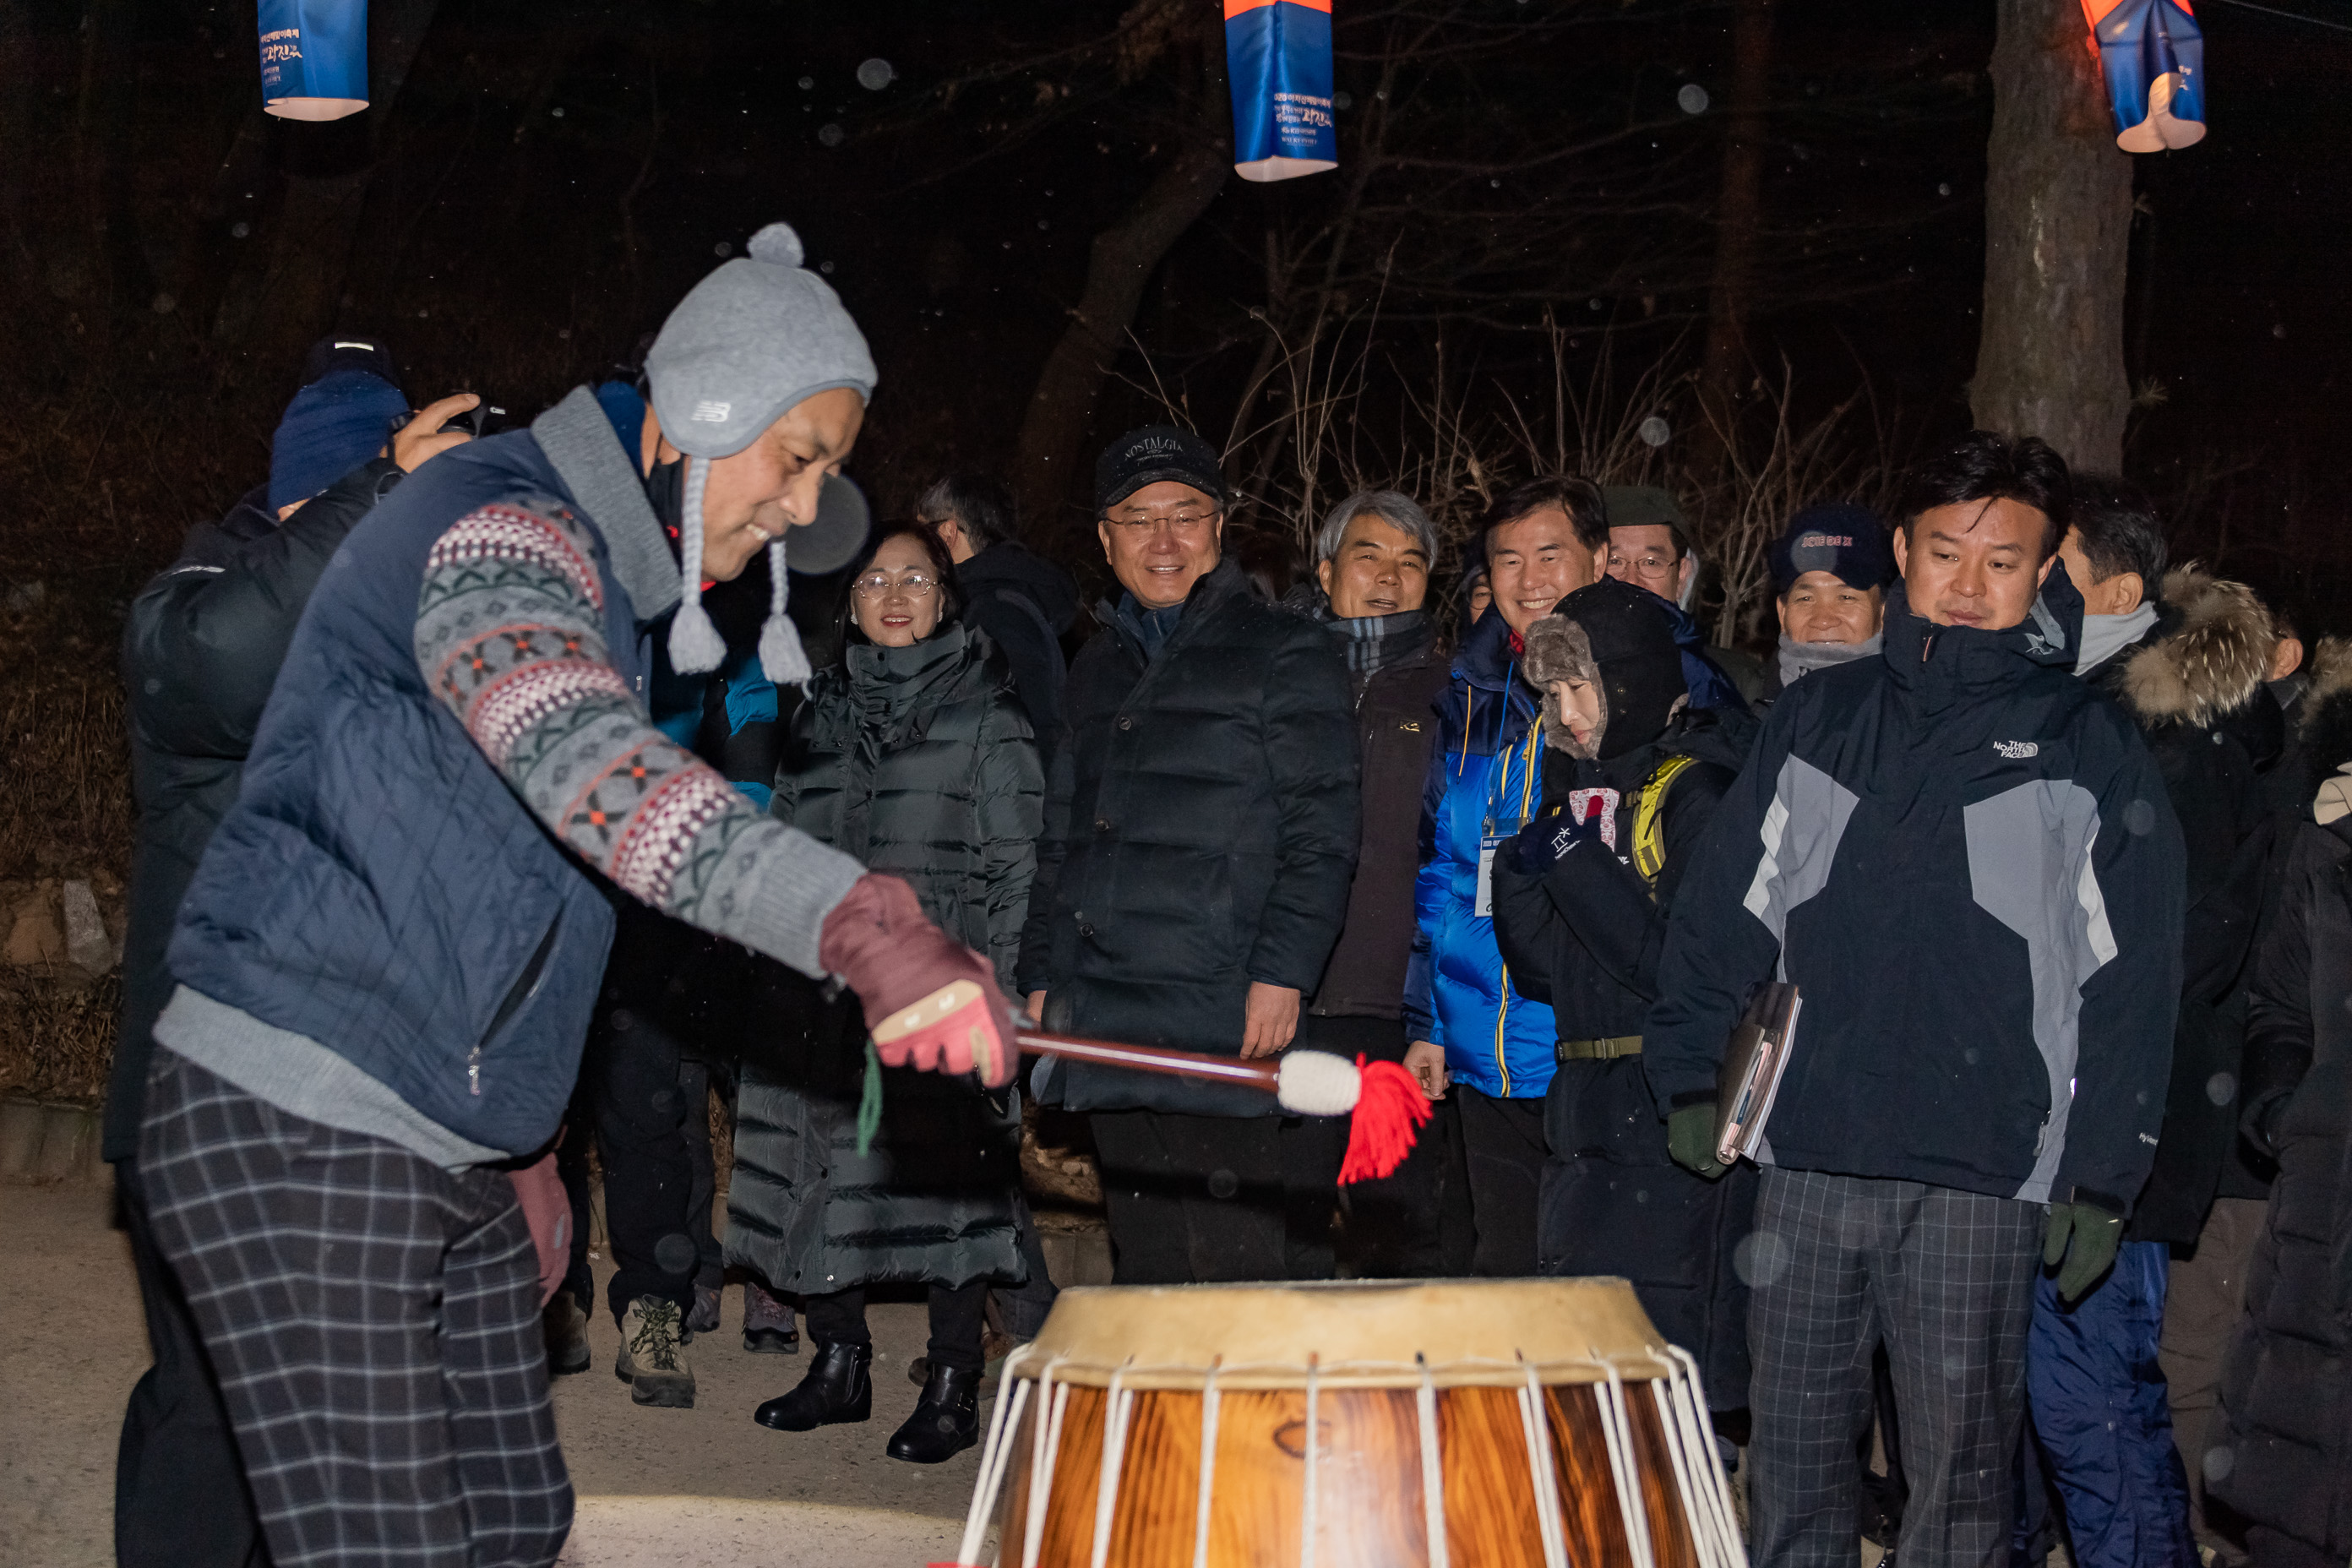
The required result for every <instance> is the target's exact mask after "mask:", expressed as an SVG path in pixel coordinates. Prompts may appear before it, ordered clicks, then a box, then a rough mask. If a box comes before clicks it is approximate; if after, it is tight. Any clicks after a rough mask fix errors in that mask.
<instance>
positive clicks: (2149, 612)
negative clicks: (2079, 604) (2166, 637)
mask: <svg viewBox="0 0 2352 1568" xmlns="http://www.w3.org/2000/svg"><path fill="white" fill-rule="evenodd" d="M2154 625H2156V605H2155V604H2154V603H2153V602H2152V601H2149V600H2145V599H2143V600H2142V601H2140V606H2139V608H2138V609H2137V610H2134V611H2133V612H2132V613H2131V614H2130V615H2128V616H2084V617H2083V651H2082V652H2080V653H2078V654H2076V655H2075V656H2074V673H2075V674H2077V675H2088V674H2090V673H2091V671H2093V670H2095V669H2096V668H2099V666H2101V665H2103V664H2105V663H2106V662H2107V660H2109V659H2111V658H2115V657H2116V655H2117V654H2119V653H2121V652H2123V651H2124V649H2126V648H2127V647H2131V645H2132V644H2134V643H2136V642H2137V641H2139V639H2140V638H2142V637H2146V636H2147V628H2148V627H2150V626H2154Z"/></svg>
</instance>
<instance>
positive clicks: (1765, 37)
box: [1699, 0, 1772, 435]
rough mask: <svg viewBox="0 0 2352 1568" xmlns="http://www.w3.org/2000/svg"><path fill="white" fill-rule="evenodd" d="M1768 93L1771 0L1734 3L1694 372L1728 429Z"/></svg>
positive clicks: (1741, 358) (1757, 210)
mask: <svg viewBox="0 0 2352 1568" xmlns="http://www.w3.org/2000/svg"><path fill="white" fill-rule="evenodd" d="M1771 91H1772V0H1738V10H1737V11H1736V12H1735V13H1734V14H1733V19H1732V24H1731V101H1730V103H1729V104H1728V105H1727V112H1726V116H1725V118H1726V120H1727V124H1726V126H1725V128H1724V142H1723V175H1722V184H1721V188H1720V192H1719V194H1718V195H1717V199H1716V208H1715V276H1714V279H1713V283H1712V286H1711V287H1710V288H1709V289H1708V291H1707V300H1706V361H1705V363H1703V365H1702V366H1701V369H1700V371H1699V397H1700V399H1701V400H1702V401H1703V402H1704V404H1705V405H1706V412H1707V414H1708V416H1709V421H1708V422H1709V424H1710V426H1719V427H1720V428H1721V429H1722V430H1724V431H1726V432H1727V431H1728V430H1729V429H1730V427H1731V416H1732V410H1733V409H1734V408H1735V407H1736V406H1737V405H1738V402H1739V394H1740V390H1741V388H1742V387H1744V386H1746V385H1747V384H1748V300H1749V297H1750V294H1751V293H1752V291H1753V283H1754V279H1755V274H1756V244H1757V239H1758V237H1759V235H1758V229H1759V226H1760V225H1761V224H1762V222H1763V219H1764V153H1765V148H1764V123H1765V115H1766V110H1767V109H1768V108H1769V100H1770V97H1771ZM1712 433H1713V432H1712V429H1711V430H1710V435H1711V434H1712Z"/></svg>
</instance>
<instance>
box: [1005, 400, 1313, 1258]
mask: <svg viewBox="0 0 2352 1568" xmlns="http://www.w3.org/2000/svg"><path fill="white" fill-rule="evenodd" d="M1095 503H1096V506H1095V510H1096V515H1097V519H1098V520H1099V521H1098V522H1097V532H1098V533H1099V535H1100V537H1101V539H1102V544H1103V553H1104V555H1105V556H1106V557H1107V558H1108V561H1109V563H1110V569H1111V572H1112V574H1113V575H1115V576H1116V577H1117V578H1118V582H1119V584H1120V586H1121V588H1122V589H1124V590H1125V591H1124V592H1123V593H1122V594H1121V595H1120V596H1119V598H1118V602H1117V603H1116V604H1110V603H1106V604H1104V605H1099V606H1098V607H1097V611H1096V614H1097V617H1098V618H1099V619H1100V620H1101V621H1102V623H1103V625H1104V627H1105V635H1104V636H1101V637H1096V638H1095V639H1094V640H1093V641H1091V642H1089V643H1087V646H1086V647H1085V648H1084V649H1083V650H1081V651H1080V653H1079V654H1078V657H1077V658H1076V661H1075V662H1074V663H1073V664H1072V666H1071V668H1070V678H1069V685H1068V688H1067V689H1066V693H1065V698H1064V707H1063V727H1062V733H1061V736H1060V739H1059V742H1058V743H1057V744H1056V745H1055V749H1054V761H1053V766H1052V771H1051V773H1050V774H1049V775H1048V777H1047V780H1046V788H1045V837H1043V838H1042V839H1041V840H1040V841H1039V843H1038V846H1037V878H1036V881H1035V882H1034V885H1033V886H1032V889H1031V891H1030V896H1029V923H1028V929H1027V931H1025V932H1024V936H1023V941H1022V944H1021V963H1020V972H1019V973H1020V983H1021V988H1022V990H1023V991H1024V993H1025V994H1027V995H1028V998H1029V1005H1030V1011H1031V1013H1032V1014H1033V1015H1034V1016H1038V1017H1039V1018H1041V1019H1042V1020H1043V1021H1044V1023H1045V1025H1046V1026H1047V1027H1049V1028H1053V1029H1057V1030H1066V1031H1069V1032H1072V1033H1076V1034H1083V1035H1098V1036H1102V1037H1108V1038H1111V1039H1118V1040H1132V1041H1137V1042H1140V1043H1146V1044H1151V1045H1161V1046H1180V1047H1185V1048H1187V1049H1191V1050H1202V1051H1218V1052H1223V1053H1226V1054H1237V1055H1240V1056H1244V1057H1265V1056H1271V1055H1273V1054H1275V1053H1276V1052H1277V1051H1280V1050H1282V1049H1283V1048H1284V1047H1286V1046H1288V1045H1289V1044H1290V1043H1291V1040H1292V1038H1293V1037H1294V1036H1295V1035H1296V1033H1297V1027H1298V1006H1299V996H1300V994H1302V993H1304V992H1307V991H1311V990H1313V989H1314V987H1315V984H1316V982H1317V981H1318V979H1319V978H1320V977H1321V975H1322V973H1323V965H1324V962H1325V961H1326V960H1327V959H1328V957H1329V956H1330V953H1331V948H1332V944H1333V943H1334V942H1336V941H1337V940H1338V939H1339V928H1340V926H1341V925H1342V923H1344V921H1345V920H1346V917H1347V910H1348V889H1349V881H1350V879H1351V877H1352V875H1353V872H1354V869H1355V860H1356V839H1357V760H1356V736H1355V726H1354V722H1353V719H1352V715H1351V713H1350V702H1349V682H1348V669H1347V665H1346V662H1345V661H1344V660H1343V659H1342V658H1341V657H1340V654H1339V648H1338V647H1335V646H1334V643H1333V639H1332V638H1331V637H1330V636H1329V635H1328V633H1326V632H1325V631H1324V630H1323V629H1322V627H1320V626H1317V625H1316V624H1315V623H1314V622H1313V621H1311V620H1309V619H1307V617H1306V616H1302V615H1299V614H1297V613H1296V612H1294V611H1290V610H1286V609H1282V608H1280V607H1278V606H1276V605H1270V604H1267V603H1265V601H1264V600H1262V599H1259V598H1257V597H1256V596H1255V595H1254V594H1253V593H1252V592H1251V589H1250V584H1249V579H1248V577H1247V576H1246V575H1245V574H1244V573H1243V571H1242V569H1241V566H1240V565H1239V563H1236V562H1235V561H1234V560H1232V559H1231V558H1229V557H1227V556H1226V554H1225V553H1224V550H1223V542H1224V528H1225V505H1226V489H1225V482H1224V479H1223V475H1222V474H1221V473H1220V472H1219V465H1218V458H1217V454H1216V452H1215V450H1214V449H1213V447H1210V446H1209V444H1208V443H1207V442H1205V441H1203V440H1202V439H1201V437H1198V436H1195V435H1193V434H1192V432H1190V431H1186V430H1178V429H1174V428H1171V427H1169V426H1150V427H1148V428H1146V429H1141V430H1135V431H1130V432H1129V434H1127V435H1125V436H1123V437H1119V439H1118V440H1117V441H1115V442H1113V443H1112V444H1111V446H1110V447H1109V448H1108V450H1107V451H1105V452H1104V453H1103V455H1102V458H1101V460H1100V461H1099V462H1098V463H1097V465H1096V469H1095ZM1037 1089H1038V1097H1039V1098H1040V1099H1041V1100H1045V1101H1048V1102H1053V1101H1056V1100H1058V1101H1059V1102H1060V1103H1062V1104H1063V1105H1065V1106H1067V1107H1068V1108H1069V1109H1071V1110H1086V1111H1090V1112H1092V1113H1093V1115H1092V1121H1093V1125H1094V1134H1095V1143H1096V1147H1097V1150H1098V1152H1100V1155H1101V1159H1102V1172H1103V1191H1104V1194H1105V1196H1106V1199H1107V1200H1108V1205H1109V1209H1110V1233H1111V1245H1112V1248H1113V1253H1114V1257H1115V1259H1116V1274H1115V1278H1116V1279H1117V1280H1118V1283H1120V1284H1122V1285H1128V1284H1168V1283H1183V1282H1187V1281H1198V1280H1216V1279H1282V1278H1285V1277H1286V1276H1287V1274H1288V1272H1289V1264H1288V1247H1287V1245H1286V1237H1285V1226H1284V1213H1283V1207H1284V1205H1283V1191H1282V1163H1281V1156H1280V1152H1279V1149H1278V1146H1277V1143H1276V1127H1277V1117H1276V1107H1275V1105H1274V1102H1273V1100H1271V1099H1270V1098H1268V1097H1267V1096H1265V1095H1263V1094H1258V1093H1255V1092H1253V1091H1251V1090H1248V1089H1240V1088H1236V1087H1234V1086H1231V1085H1221V1084H1205V1083H1199V1082H1194V1081H1192V1080H1189V1079H1168V1078H1158V1077H1146V1076H1144V1075H1141V1074H1135V1073H1129V1072H1125V1071H1121V1070H1118V1069H1113V1068H1097V1067H1092V1066H1087V1065H1083V1064H1077V1063H1055V1064H1052V1065H1051V1067H1050V1068H1048V1069H1046V1070H1045V1071H1042V1072H1041V1073H1040V1075H1039V1079H1038V1081H1037ZM1299 1239H1301V1240H1302V1241H1303V1240H1306V1239H1307V1238H1303V1237H1302V1238H1299Z"/></svg>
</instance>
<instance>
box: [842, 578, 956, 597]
mask: <svg viewBox="0 0 2352 1568" xmlns="http://www.w3.org/2000/svg"><path fill="white" fill-rule="evenodd" d="M850 586H851V587H852V588H853V589H854V590H856V595H857V596H858V597H859V598H861V599H879V598H881V597H882V596H883V595H887V594H888V593H889V592H890V591H891V590H892V589H893V588H896V589H898V590H899V591H900V592H902V593H904V594H905V595H907V597H908V598H909V599H928V598H929V597H930V596H931V595H933V594H934V593H937V592H938V591H939V586H940V585H939V584H938V583H937V582H935V581H933V580H932V579H931V578H930V577H929V576H928V575H926V574H923V573H920V572H909V573H908V574H906V575H905V576H903V577H893V576H891V575H890V574H888V573H887V572H868V573H867V574H866V575H865V576H863V577H860V578H859V579H858V580H857V581H856V582H855V583H853V584H850Z"/></svg>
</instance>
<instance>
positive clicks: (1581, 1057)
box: [1494, 577, 1756, 1410]
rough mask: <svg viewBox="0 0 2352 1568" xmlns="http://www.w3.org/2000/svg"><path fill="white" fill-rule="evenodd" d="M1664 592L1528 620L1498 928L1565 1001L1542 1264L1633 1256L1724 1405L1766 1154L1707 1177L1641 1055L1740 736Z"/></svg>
mask: <svg viewBox="0 0 2352 1568" xmlns="http://www.w3.org/2000/svg"><path fill="white" fill-rule="evenodd" d="M1666 611H1667V605H1666V604H1665V602H1664V600H1662V599H1660V598H1659V597H1658V595H1655V594H1654V593H1650V592H1648V591H1646V590H1644V589H1643V588H1641V587H1639V586H1637V585H1635V584H1632V583H1628V582H1625V581H1622V580H1621V579H1619V578H1615V577H1603V578H1602V579H1601V581H1600V582H1598V583H1594V584H1591V585H1590V586H1588V587H1584V588H1580V589H1578V590H1577V591H1576V592H1575V593H1573V594H1570V595H1569V596H1568V597H1567V598H1565V599H1562V600H1561V601H1560V604H1559V609H1557V610H1555V611H1554V612H1552V614H1550V615H1549V616H1545V617H1544V618H1543V619H1542V620H1539V621H1538V622H1536V623H1535V625H1533V626H1529V627H1528V634H1527V656H1526V661H1525V663H1524V664H1523V665H1522V666H1521V670H1522V672H1523V673H1524V674H1525V676H1526V678H1527V680H1528V684H1529V685H1531V686H1534V687H1535V688H1537V689H1538V690H1540V691H1542V692H1543V693H1544V709H1543V738H1544V753H1543V775H1544V778H1543V809H1542V811H1541V813H1540V815H1538V816H1537V817H1536V819H1535V820H1534V821H1533V822H1531V823H1529V824H1528V826H1526V827H1525V828H1524V829H1522V830H1521V831H1520V833H1519V834H1518V836H1517V837H1515V838H1514V839H1512V840H1511V841H1510V843H1509V844H1508V845H1507V846H1505V847H1504V848H1503V851H1502V853H1500V854H1499V855H1497V856H1496V862H1495V868H1494V888H1495V937H1496V943H1497V945H1499V947H1500V948H1501V950H1502V954H1503V961H1504V962H1505V963H1507V964H1509V965H1510V969H1511V981H1512V984H1515V985H1517V987H1518V988H1519V989H1520V990H1521V991H1522V992H1524V993H1525V994H1527V995H1528V996H1530V997H1533V998H1534V999H1535V1000H1537V1001H1538V1002H1542V1003H1545V1004H1547V1005H1549V1007H1550V1008H1551V1010H1552V1022H1553V1026H1554V1028H1556V1029H1557V1030H1558V1031H1559V1039H1558V1041H1557V1043H1556V1044H1555V1045H1554V1046H1553V1052H1554V1055H1555V1056H1556V1058H1557V1059H1558V1065H1557V1067H1556V1068H1554V1070H1553V1072H1552V1078H1551V1083H1550V1085H1549V1087H1548V1088H1547V1089H1545V1091H1544V1140H1545V1142H1546V1144H1547V1145H1548V1146H1549V1157H1548V1158H1547V1159H1546V1160H1545V1162H1544V1167H1543V1179H1542V1186H1541V1189H1540V1195H1539V1197H1538V1203H1537V1214H1536V1268H1537V1271H1538V1273H1542V1274H1551V1275H1574V1274H1621V1275H1623V1276H1624V1277H1625V1278H1626V1279H1630V1280H1632V1281H1633V1289H1634V1291H1635V1293H1636V1294H1638V1295H1639V1296H1640V1297H1641V1299H1642V1306H1643V1310H1646V1311H1647V1312H1648V1313H1649V1314H1650V1320H1651V1321H1653V1322H1654V1323H1656V1324H1657V1325H1658V1330H1659V1331H1660V1332H1661V1333H1663V1334H1664V1335H1665V1336H1666V1338H1667V1339H1668V1340H1669V1341H1671V1342H1673V1343H1675V1344H1677V1345H1679V1346H1681V1347H1682V1348H1683V1349H1685V1350H1686V1351H1688V1352H1691V1353H1692V1354H1693V1355H1694V1356H1696V1357H1697V1358H1698V1361H1699V1365H1700V1369H1701V1372H1702V1373H1703V1375H1704V1379H1705V1383H1706V1390H1707V1396H1708V1398H1709V1400H1710V1401H1711V1402H1712V1403H1713V1404H1714V1405H1716V1406H1717V1408H1719V1409H1726V1410H1730V1409H1738V1408H1739V1407H1741V1406H1744V1405H1746V1404H1747V1403H1748V1343H1747V1294H1748V1293H1747V1290H1746V1289H1745V1288H1744V1287H1743V1286H1742V1285H1741V1284H1740V1283H1739V1279H1738V1274H1737V1272H1736V1270H1735V1269H1734V1268H1733V1257H1732V1255H1733V1250H1734V1248H1735V1247H1738V1243H1739V1240H1740V1238H1741V1237H1744V1236H1746V1235H1747V1234H1748V1224H1749V1221H1750V1218H1751V1216H1752V1215H1753V1214H1754V1212H1755V1206H1756V1171H1755V1168H1754V1167H1752V1166H1742V1167H1741V1168H1740V1169H1739V1170H1738V1171H1736V1172H1734V1173H1731V1174H1730V1175H1728V1176H1727V1177H1726V1178H1725V1179H1723V1180H1721V1181H1706V1180H1704V1179H1702V1178H1701V1177H1699V1176H1697V1175H1695V1174H1693V1173H1690V1172H1688V1171H1685V1170H1684V1169H1683V1168H1682V1167H1681V1166H1679V1165H1676V1164H1675V1163H1674V1161H1673V1159H1672V1158H1671V1157H1670V1156H1669V1155H1668V1154H1667V1152H1666V1130H1665V1127H1664V1124H1663V1121H1662V1119H1661V1117H1660V1115H1659V1112H1658V1102H1657V1100H1656V1099H1655V1097H1654V1096H1653V1095H1652V1094H1651V1092H1650V1088H1649V1084H1648V1082H1647V1080H1645V1079H1643V1074H1642V1059H1641V1058H1642V1028H1643V1016H1644V1015H1645V1014H1647V1013H1648V1011H1649V1009H1650V1005H1651V1004H1652V1003H1653V1002H1654V1001H1655V1000H1656V999H1657V995H1658V955H1659V953H1660V952H1661V951H1662V950H1663V949H1664V946H1665V943H1666V913H1667V910H1668V909H1669V908H1670V907H1671V906H1672V904H1673V901H1674V896H1675V889H1676V888H1677V887H1678V886H1680V884H1681V882H1682V878H1683V873H1684V871H1685V869H1686V868H1688V867H1689V865H1690V862H1691V857H1692V854H1693V852H1694V850H1695V849H1696V847H1697V844H1698V841H1699V836H1700V835H1701V834H1702V833H1703V832H1705V831H1706V824H1707V822H1708V821H1709V819H1710V818H1712V817H1713V816H1714V815H1715V809H1716V806H1717V805H1718V804H1720V803H1721V801H1722V799H1723V796H1724V793H1725V792H1726V791H1727V790H1728V789H1729V788H1730V787H1731V784H1732V780H1733V779H1734V778H1736V777H1737V776H1738V772H1739V764H1740V763H1741V761H1742V760H1743V758H1744V749H1743V748H1741V747H1740V746H1738V745H1737V744H1735V743H1734V742H1732V741H1731V740H1730V739H1728V738H1727V734H1726V731H1725V728H1724V726H1723V725H1722V722H1721V721H1720V719H1719V717H1718V715H1717V714H1716V713H1715V712H1713V711H1710V710H1704V709H1700V710H1694V709H1692V708H1691V706H1690V695H1689V692H1688V690H1687V689H1685V679H1686V675H1685V671H1686V670H1687V668H1688V663H1687V661H1686V660H1685V658H1684V657H1683V654H1682V652H1681V651H1680V650H1679V648H1678V647H1677V639H1676V637H1675V625H1674V621H1673V619H1672V617H1671V616H1668V615H1667V613H1666Z"/></svg>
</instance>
